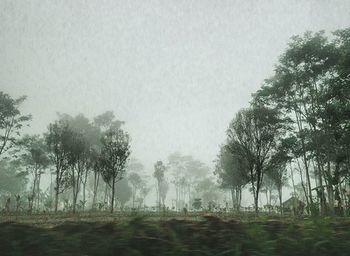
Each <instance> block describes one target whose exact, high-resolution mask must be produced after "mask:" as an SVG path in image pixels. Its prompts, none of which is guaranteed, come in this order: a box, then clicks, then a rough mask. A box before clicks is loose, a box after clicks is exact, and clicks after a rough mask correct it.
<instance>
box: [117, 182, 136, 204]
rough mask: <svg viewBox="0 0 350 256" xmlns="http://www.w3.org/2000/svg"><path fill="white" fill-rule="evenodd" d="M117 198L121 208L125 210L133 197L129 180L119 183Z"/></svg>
mask: <svg viewBox="0 0 350 256" xmlns="http://www.w3.org/2000/svg"><path fill="white" fill-rule="evenodd" d="M115 196H116V199H117V201H118V202H119V203H120V208H121V209H123V208H124V206H125V204H126V203H127V202H128V201H129V200H130V198H131V196H132V189H131V187H130V186H129V184H128V180H127V179H122V180H120V181H118V182H117V186H116V189H115Z"/></svg>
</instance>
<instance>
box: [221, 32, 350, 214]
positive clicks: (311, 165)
mask: <svg viewBox="0 0 350 256" xmlns="http://www.w3.org/2000/svg"><path fill="white" fill-rule="evenodd" d="M349 168H350V29H349V28H347V29H343V30H338V31H335V32H334V33H332V34H331V35H329V36H327V35H326V34H325V32H324V31H320V32H317V33H312V32H306V33H305V34H303V35H301V36H294V37H292V38H291V41H290V42H289V44H288V47H287V49H286V50H285V51H284V52H283V54H282V55H281V56H280V58H279V62H278V63H277V64H276V65H275V68H274V74H273V75H272V76H271V77H270V78H268V79H266V80H265V81H264V82H263V84H262V86H261V87H260V89H259V90H258V91H257V92H256V93H254V94H253V95H252V99H251V101H250V106H249V107H247V108H244V109H241V110H240V111H239V112H238V113H237V114H236V115H235V117H234V118H233V120H232V121H231V123H230V124H229V127H228V129H227V140H226V142H225V143H224V144H223V145H222V146H221V149H220V152H219V156H218V159H217V161H216V170H215V173H216V174H217V177H218V180H219V183H220V185H221V186H222V187H223V188H226V189H229V190H230V191H231V193H232V200H233V204H234V205H236V207H237V209H239V207H240V202H241V194H242V189H243V188H245V187H249V189H250V190H251V192H252V194H253V197H254V206H255V211H256V212H258V210H259V207H258V205H259V196H261V195H260V194H261V192H262V191H266V192H267V191H270V199H271V191H272V192H277V194H278V199H279V204H280V206H282V188H283V187H285V186H288V185H289V183H290V182H292V189H293V196H294V197H297V198H299V200H302V201H305V204H306V206H307V207H306V210H307V212H308V213H309V214H312V215H334V214H344V211H347V212H348V213H349V202H350V175H349V174H350V171H349V170H350V169H349ZM295 179H296V180H298V181H300V182H299V183H298V184H295ZM298 188H299V189H298ZM297 191H300V193H298V192H297ZM268 194H269V193H267V198H268ZM270 202H271V200H270ZM280 209H281V211H282V210H283V207H280Z"/></svg>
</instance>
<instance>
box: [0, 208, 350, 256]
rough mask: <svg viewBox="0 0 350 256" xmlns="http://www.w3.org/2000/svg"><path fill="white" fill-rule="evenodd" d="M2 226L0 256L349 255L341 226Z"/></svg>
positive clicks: (79, 219) (71, 221) (112, 221)
mask: <svg viewBox="0 0 350 256" xmlns="http://www.w3.org/2000/svg"><path fill="white" fill-rule="evenodd" d="M45 216H46V217H45ZM6 218H7V219H6ZM6 218H5V217H4V216H3V217H1V222H2V223H0V255H210V256H211V255H308V256H312V255H317V256H320V255H332V256H335V255H349V252H350V221H349V220H347V219H332V218H319V219H302V220H301V219H292V218H282V217H278V218H277V216H275V217H267V216H263V217H259V218H257V217H256V216H253V215H251V216H250V215H246V216H235V217H233V216H232V215H231V216H230V215H228V214H226V215H222V216H220V217H219V216H213V215H200V214H190V215H187V216H183V215H181V214H157V213H147V214H146V213H116V214H107V213H84V214H80V215H77V216H71V215H67V214H56V215H48V214H40V215H34V216H17V217H16V216H6ZM11 218H12V219H11ZM14 218H17V221H15V220H13V219H14ZM9 221H10V222H9ZM30 221H32V223H30Z"/></svg>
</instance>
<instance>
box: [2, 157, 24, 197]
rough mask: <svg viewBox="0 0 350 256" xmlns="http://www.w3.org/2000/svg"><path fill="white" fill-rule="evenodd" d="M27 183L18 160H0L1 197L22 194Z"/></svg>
mask: <svg viewBox="0 0 350 256" xmlns="http://www.w3.org/2000/svg"><path fill="white" fill-rule="evenodd" d="M27 183H28V178H27V175H26V174H25V173H24V172H23V171H22V170H21V162H20V161H19V160H14V161H9V160H5V159H2V160H0V195H1V196H3V197H7V196H11V195H12V196H14V195H19V194H23V193H24V192H25V190H26V185H27Z"/></svg>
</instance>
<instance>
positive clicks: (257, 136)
mask: <svg viewBox="0 0 350 256" xmlns="http://www.w3.org/2000/svg"><path fill="white" fill-rule="evenodd" d="M283 127H284V125H283V122H282V119H281V117H280V113H279V112H278V111H277V110H276V109H270V108H266V107H264V106H261V105H253V106H252V107H251V108H249V109H243V110H241V111H239V112H238V113H237V115H236V117H235V119H234V120H233V121H232V122H231V124H230V126H229V128H228V130H227V135H228V149H229V150H230V151H231V153H232V154H234V155H237V156H239V157H240V158H242V159H244V161H245V163H247V170H248V173H249V180H250V183H251V186H252V192H253V196H254V205H255V211H256V213H258V209H259V208H258V202H259V201H258V200H259V192H260V189H261V185H262V181H263V177H264V174H265V170H266V166H268V164H269V162H270V160H271V158H272V156H273V153H274V147H275V146H276V140H277V138H278V137H279V136H280V135H281V133H283V131H284V130H283Z"/></svg>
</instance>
